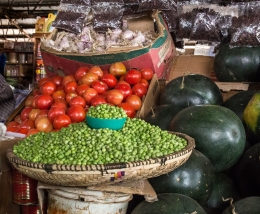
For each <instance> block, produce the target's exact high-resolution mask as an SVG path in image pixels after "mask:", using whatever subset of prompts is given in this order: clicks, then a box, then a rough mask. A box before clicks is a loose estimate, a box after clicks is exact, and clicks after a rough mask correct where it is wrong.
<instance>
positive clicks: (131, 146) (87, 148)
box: [13, 118, 187, 165]
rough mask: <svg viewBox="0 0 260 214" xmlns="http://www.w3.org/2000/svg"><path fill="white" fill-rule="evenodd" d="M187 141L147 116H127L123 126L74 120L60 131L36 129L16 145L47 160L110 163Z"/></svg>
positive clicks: (26, 155) (21, 152)
mask: <svg viewBox="0 0 260 214" xmlns="http://www.w3.org/2000/svg"><path fill="white" fill-rule="evenodd" d="M186 145H187V141H186V140H185V139H184V138H181V137H179V136H177V135H175V134H172V133H169V132H167V131H164V130H161V129H160V128H159V127H158V126H154V125H151V124H149V123H147V122H145V121H144V120H141V119H137V118H132V119H130V118H127V120H126V123H125V125H124V127H123V128H122V129H121V130H118V131H116V130H110V129H91V128H89V127H88V126H87V124H86V123H84V122H82V123H75V124H71V125H69V126H68V127H66V128H62V129H61V130H60V131H59V132H51V133H43V132H40V133H37V134H34V135H30V136H29V137H27V138H24V139H23V140H22V141H20V142H19V143H18V144H16V145H15V146H14V148H13V152H14V154H16V155H17V156H18V157H20V158H22V159H24V160H27V161H31V162H35V163H44V164H73V165H76V164H77V165H87V164H107V163H119V162H132V161H139V160H147V159H150V158H156V157H160V156H164V155H167V154H170V153H173V152H176V151H179V150H181V149H183V148H184V147H185V146H186Z"/></svg>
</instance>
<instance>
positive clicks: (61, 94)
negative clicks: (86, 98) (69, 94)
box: [52, 90, 66, 100]
mask: <svg viewBox="0 0 260 214" xmlns="http://www.w3.org/2000/svg"><path fill="white" fill-rule="evenodd" d="M52 98H53V100H56V99H58V98H61V99H65V98H66V94H65V92H64V91H63V90H59V91H55V92H54V93H53V94H52Z"/></svg>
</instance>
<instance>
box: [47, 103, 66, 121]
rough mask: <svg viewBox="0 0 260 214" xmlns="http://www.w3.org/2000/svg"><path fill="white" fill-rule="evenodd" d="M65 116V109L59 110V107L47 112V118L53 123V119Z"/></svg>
mask: <svg viewBox="0 0 260 214" xmlns="http://www.w3.org/2000/svg"><path fill="white" fill-rule="evenodd" d="M62 114H65V109H64V108H59V107H52V108H50V110H49V111H48V118H49V120H50V121H51V122H53V120H54V118H55V117H56V116H58V115H62Z"/></svg>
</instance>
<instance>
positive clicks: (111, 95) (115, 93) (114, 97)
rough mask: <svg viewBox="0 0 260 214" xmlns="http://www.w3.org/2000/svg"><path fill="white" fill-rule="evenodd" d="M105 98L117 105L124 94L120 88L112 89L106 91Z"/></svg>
mask: <svg viewBox="0 0 260 214" xmlns="http://www.w3.org/2000/svg"><path fill="white" fill-rule="evenodd" d="M106 98H107V101H108V102H109V103H111V104H114V105H119V104H120V103H121V102H122V101H123V99H124V95H123V93H122V92H121V91H120V90H118V89H112V90H110V91H108V92H107V96H106Z"/></svg>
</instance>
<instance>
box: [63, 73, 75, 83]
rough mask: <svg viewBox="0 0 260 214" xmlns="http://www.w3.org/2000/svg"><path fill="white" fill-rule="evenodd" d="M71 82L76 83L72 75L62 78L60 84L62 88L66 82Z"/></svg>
mask: <svg viewBox="0 0 260 214" xmlns="http://www.w3.org/2000/svg"><path fill="white" fill-rule="evenodd" d="M71 81H76V79H75V77H74V75H73V74H70V75H67V76H65V77H63V80H62V83H61V84H62V86H65V85H66V84H67V83H68V82H71Z"/></svg>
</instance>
